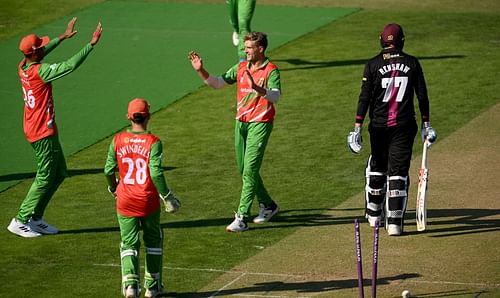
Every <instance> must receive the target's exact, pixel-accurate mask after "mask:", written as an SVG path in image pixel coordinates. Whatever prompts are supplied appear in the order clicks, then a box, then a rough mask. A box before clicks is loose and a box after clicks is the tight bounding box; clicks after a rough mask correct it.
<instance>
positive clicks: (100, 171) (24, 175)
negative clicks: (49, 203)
mask: <svg viewBox="0 0 500 298" xmlns="http://www.w3.org/2000/svg"><path fill="white" fill-rule="evenodd" d="M162 169H163V170H164V171H171V170H175V169H177V167H162ZM94 174H103V175H104V169H102V168H100V169H68V177H73V176H81V175H94ZM35 176H36V172H27V173H13V174H7V175H0V182H5V181H16V180H22V179H29V178H35Z"/></svg>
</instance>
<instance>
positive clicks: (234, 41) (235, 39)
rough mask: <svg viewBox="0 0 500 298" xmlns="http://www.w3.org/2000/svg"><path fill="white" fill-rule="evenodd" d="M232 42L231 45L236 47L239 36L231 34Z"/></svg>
mask: <svg viewBox="0 0 500 298" xmlns="http://www.w3.org/2000/svg"><path fill="white" fill-rule="evenodd" d="M232 40H233V45H234V46H235V47H237V46H238V44H239V43H240V35H239V34H238V32H233V36H232Z"/></svg>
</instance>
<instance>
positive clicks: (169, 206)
mask: <svg viewBox="0 0 500 298" xmlns="http://www.w3.org/2000/svg"><path fill="white" fill-rule="evenodd" d="M160 198H161V200H162V201H163V204H164V205H165V211H167V212H168V213H175V212H177V211H178V210H179V208H181V201H179V199H177V198H176V197H175V196H174V194H173V193H172V192H171V191H169V192H168V194H167V195H166V196H162V195H160Z"/></svg>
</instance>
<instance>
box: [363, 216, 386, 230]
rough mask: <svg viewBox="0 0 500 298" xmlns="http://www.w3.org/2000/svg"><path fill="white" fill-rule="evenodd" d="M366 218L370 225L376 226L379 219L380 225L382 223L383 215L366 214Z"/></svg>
mask: <svg viewBox="0 0 500 298" xmlns="http://www.w3.org/2000/svg"><path fill="white" fill-rule="evenodd" d="M366 219H368V223H369V224H370V227H372V228H374V227H375V223H376V222H377V221H378V225H379V226H380V224H381V223H382V216H371V215H368V214H367V215H366Z"/></svg>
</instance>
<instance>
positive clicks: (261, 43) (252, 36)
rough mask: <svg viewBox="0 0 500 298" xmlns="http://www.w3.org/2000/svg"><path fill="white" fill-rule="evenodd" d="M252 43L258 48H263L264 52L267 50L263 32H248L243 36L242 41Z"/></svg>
mask: <svg viewBox="0 0 500 298" xmlns="http://www.w3.org/2000/svg"><path fill="white" fill-rule="evenodd" d="M247 40H250V41H253V42H255V44H256V45H257V46H258V47H263V48H264V50H266V49H267V34H266V33H264V32H250V33H248V34H247V35H245V38H244V41H247Z"/></svg>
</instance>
